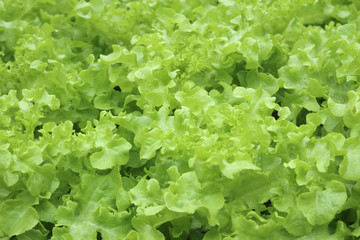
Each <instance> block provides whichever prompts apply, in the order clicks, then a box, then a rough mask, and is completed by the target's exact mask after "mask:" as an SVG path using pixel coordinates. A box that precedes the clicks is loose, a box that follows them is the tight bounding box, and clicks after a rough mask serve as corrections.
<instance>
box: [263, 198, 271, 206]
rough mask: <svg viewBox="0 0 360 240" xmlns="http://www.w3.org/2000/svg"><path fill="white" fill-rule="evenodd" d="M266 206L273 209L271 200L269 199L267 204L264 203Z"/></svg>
mask: <svg viewBox="0 0 360 240" xmlns="http://www.w3.org/2000/svg"><path fill="white" fill-rule="evenodd" d="M264 205H265V207H272V202H271V200H270V199H269V200H267V201H266V202H264Z"/></svg>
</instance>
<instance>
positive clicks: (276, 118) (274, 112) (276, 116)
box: [271, 109, 279, 120]
mask: <svg viewBox="0 0 360 240" xmlns="http://www.w3.org/2000/svg"><path fill="white" fill-rule="evenodd" d="M271 116H273V118H275V120H278V119H279V112H278V111H277V110H275V109H274V111H273V112H272V114H271Z"/></svg>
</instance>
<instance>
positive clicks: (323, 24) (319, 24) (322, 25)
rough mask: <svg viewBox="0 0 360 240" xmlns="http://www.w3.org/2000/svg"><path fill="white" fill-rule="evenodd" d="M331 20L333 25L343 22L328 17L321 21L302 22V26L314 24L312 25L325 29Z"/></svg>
mask: <svg viewBox="0 0 360 240" xmlns="http://www.w3.org/2000/svg"><path fill="white" fill-rule="evenodd" d="M331 22H333V23H334V25H337V24H344V23H343V22H341V21H340V20H338V19H336V18H333V17H329V18H327V19H325V20H324V21H323V22H322V23H307V24H304V26H305V27H310V26H314V27H321V28H322V29H325V28H326V26H328V25H329V24H330V23H331Z"/></svg>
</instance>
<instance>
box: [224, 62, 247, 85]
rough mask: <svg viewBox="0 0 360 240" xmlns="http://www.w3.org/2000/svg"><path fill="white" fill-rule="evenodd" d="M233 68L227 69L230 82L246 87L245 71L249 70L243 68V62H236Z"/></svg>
mask: <svg viewBox="0 0 360 240" xmlns="http://www.w3.org/2000/svg"><path fill="white" fill-rule="evenodd" d="M232 68H233V69H231V70H230V69H229V70H230V71H229V75H230V76H231V77H232V79H233V81H232V84H234V85H236V86H241V87H246V85H247V84H246V73H247V72H248V71H249V70H246V69H245V62H244V61H242V62H237V63H235V64H234V65H233V67H232Z"/></svg>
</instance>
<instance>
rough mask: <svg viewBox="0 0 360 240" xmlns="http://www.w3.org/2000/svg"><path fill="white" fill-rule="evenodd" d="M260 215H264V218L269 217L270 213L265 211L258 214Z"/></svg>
mask: <svg viewBox="0 0 360 240" xmlns="http://www.w3.org/2000/svg"><path fill="white" fill-rule="evenodd" d="M260 214H261V215H265V216H269V215H270V212H269V211H268V210H267V209H266V210H264V211H261V212H260Z"/></svg>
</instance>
